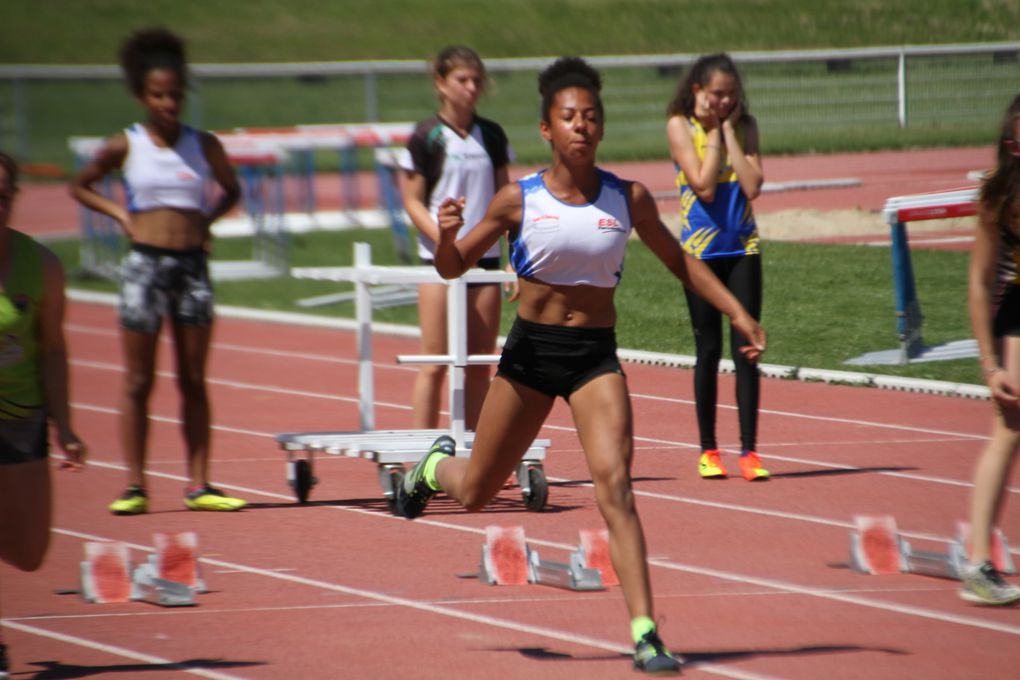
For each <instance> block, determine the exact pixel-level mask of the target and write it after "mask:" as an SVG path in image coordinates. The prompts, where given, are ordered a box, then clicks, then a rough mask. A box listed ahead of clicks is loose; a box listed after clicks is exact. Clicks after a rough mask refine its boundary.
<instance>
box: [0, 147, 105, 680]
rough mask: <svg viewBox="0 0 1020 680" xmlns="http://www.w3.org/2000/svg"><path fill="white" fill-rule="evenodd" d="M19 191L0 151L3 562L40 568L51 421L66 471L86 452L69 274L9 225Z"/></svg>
mask: <svg viewBox="0 0 1020 680" xmlns="http://www.w3.org/2000/svg"><path fill="white" fill-rule="evenodd" d="M17 190H18V166H17V164H16V163H15V162H14V159H13V158H11V157H10V156H8V155H7V154H5V153H3V152H0V560H3V561H4V562H6V563H7V564H10V565H11V566H13V567H15V568H17V569H21V570H23V571H35V570H36V569H38V568H39V567H40V566H41V565H42V562H43V558H44V557H45V556H46V550H47V548H48V547H49V544H50V518H51V516H52V507H51V506H52V501H51V498H52V497H51V488H50V463H49V461H48V460H47V455H48V453H49V446H48V437H47V421H49V422H50V423H52V424H53V429H54V432H55V433H56V435H57V444H58V445H59V446H60V448H61V449H62V450H63V452H64V454H65V459H64V460H63V461H62V462H61V467H63V468H67V469H71V470H80V469H81V468H82V466H83V465H84V463H85V447H84V445H82V443H81V441H80V440H79V439H78V436H77V435H76V434H75V433H74V431H73V430H72V429H71V409H70V406H69V405H68V384H67V382H68V379H67V350H66V346H65V343H64V270H63V269H62V268H61V266H60V261H59V260H58V259H57V257H56V256H55V255H54V254H53V253H52V252H50V251H49V250H48V249H46V248H44V247H43V246H41V245H39V244H38V243H36V242H35V241H33V240H32V239H31V238H29V237H28V236H26V235H25V234H22V233H21V232H18V231H14V230H13V229H11V228H9V226H8V223H9V221H10V218H11V212H12V208H13V205H14V196H15V194H16V193H17ZM6 677H8V661H7V648H6V646H5V645H4V643H3V638H2V637H0V678H6Z"/></svg>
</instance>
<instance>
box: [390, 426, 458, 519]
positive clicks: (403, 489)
mask: <svg viewBox="0 0 1020 680" xmlns="http://www.w3.org/2000/svg"><path fill="white" fill-rule="evenodd" d="M456 452H457V442H455V441H453V438H452V437H448V436H446V435H445V434H444V435H443V436H441V437H439V438H438V439H436V441H434V442H433V443H432V448H430V449H429V452H428V453H426V454H425V455H424V456H422V459H421V460H419V461H418V463H417V464H416V465H415V466H414V467H413V468H411V471H410V472H408V473H407V474H406V475H404V483H403V484H401V485H400V486H399V487H398V488H397V511H398V512H399V513H400V514H401V515H403V516H404V517H406V518H407V519H414V518H415V517H421V514H422V513H423V512H425V506H426V505H428V504H429V501H430V500H432V497H433V496H435V495H436V494H437V493H439V492H438V491H437V490H436V489H433V488H432V487H431V486H429V484H428V482H426V481H425V464H426V463H427V462H428V461H429V459H430V458H432V456H452V455H455V454H456Z"/></svg>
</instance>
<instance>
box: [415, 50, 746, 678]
mask: <svg viewBox="0 0 1020 680" xmlns="http://www.w3.org/2000/svg"><path fill="white" fill-rule="evenodd" d="M600 88H601V78H600V76H599V75H598V72H597V71H595V70H594V69H593V68H591V66H589V65H588V64H587V63H586V62H585V61H584V60H582V59H578V58H563V59H560V60H558V61H556V62H555V63H554V64H552V65H551V66H550V67H548V68H547V69H546V70H545V71H543V73H542V74H541V75H540V76H539V90H540V92H541V93H542V97H543V101H542V120H541V122H540V123H539V131H540V132H541V134H542V137H543V138H544V139H545V140H546V141H547V142H549V144H550V146H551V148H552V165H551V167H550V168H549V169H548V170H546V171H545V172H543V173H541V174H539V175H537V176H535V177H533V178H530V179H528V180H525V181H522V182H514V183H511V184H508V185H507V186H505V187H503V189H501V190H500V191H499V192H498V193H497V194H496V196H495V198H494V199H493V201H492V203H491V204H490V205H489V209H488V211H487V212H486V214H485V217H484V218H482V221H481V222H480V223H478V225H477V226H476V227H475V228H474V229H472V230H471V232H469V233H468V234H467V235H466V236H464V237H463V238H460V239H459V240H458V239H457V232H458V230H459V229H460V227H461V225H462V222H463V217H462V215H463V209H464V202H463V200H452V199H451V200H448V201H446V202H445V203H444V204H443V206H442V207H441V208H440V210H439V228H440V235H439V239H438V242H437V245H436V257H435V264H436V269H437V270H438V271H439V273H440V274H441V275H443V276H444V277H447V278H453V277H456V276H460V275H461V274H463V273H464V271H465V270H466V269H467V268H468V267H470V266H472V265H473V264H474V263H475V262H476V261H477V260H478V258H480V257H482V256H483V254H484V253H485V251H486V250H487V249H488V248H489V246H490V245H491V244H492V243H494V242H495V241H496V240H497V239H499V238H500V236H502V235H503V234H508V235H509V238H510V242H511V243H513V244H515V245H514V246H513V247H514V248H515V249H516V251H515V255H514V258H515V262H517V263H519V264H520V266H521V267H522V270H523V271H519V272H518V274H519V282H520V302H519V304H518V308H517V315H518V321H517V322H516V323H515V326H514V328H512V329H511V330H510V333H509V336H512V337H508V339H507V343H506V345H504V348H503V355H502V360H501V362H500V370H499V372H498V373H497V375H496V377H495V378H493V380H492V384H491V385H490V386H489V391H488V394H487V395H486V398H485V404H484V405H483V406H482V412H481V416H480V418H479V421H478V426H477V428H476V431H475V438H474V443H473V445H472V448H471V454H470V456H454V455H451V454H453V453H454V452H455V443H454V442H453V440H452V439H450V438H449V437H441V438H440V439H439V440H437V441H436V443H435V444H434V445H433V447H432V449H431V450H430V451H429V452H428V453H427V454H426V455H425V456H424V457H423V458H422V459H421V461H420V462H419V463H418V464H417V465H416V466H415V467H414V468H413V469H412V470H410V471H409V472H408V473H407V475H406V476H405V477H404V482H403V484H402V485H401V486H400V487H399V488H398V495H397V507H398V509H399V510H400V512H401V514H403V515H404V516H405V517H408V518H413V517H416V516H418V515H420V514H421V513H422V512H424V510H425V507H426V505H427V504H428V502H429V500H430V499H431V498H432V497H433V496H434V495H435V494H436V493H438V491H439V490H443V491H445V492H446V493H447V494H449V495H450V496H451V497H453V498H454V499H456V500H457V501H458V502H460V503H461V504H463V505H464V506H465V507H466V508H467V509H468V510H472V511H477V510H480V509H482V508H483V507H484V506H485V504H486V503H487V502H488V501H489V500H490V499H491V498H493V497H494V496H495V495H496V494H497V493H498V492H499V491H500V490H501V489H502V488H503V485H504V483H505V482H506V480H507V478H508V477H509V475H510V474H511V473H512V472H513V471H514V469H515V468H516V466H517V464H518V463H519V461H520V459H521V457H522V456H523V454H524V452H525V451H526V450H527V449H528V447H529V446H530V445H531V443H532V441H533V440H534V438H535V437H536V436H537V435H538V433H539V430H540V428H541V427H542V424H543V423H544V421H545V419H546V416H548V415H549V412H550V411H551V409H552V407H553V402H554V400H555V398H556V396H558V395H562V396H564V397H565V398H566V399H567V401H568V403H569V404H570V410H571V413H572V415H573V417H574V424H575V426H576V428H577V431H578V436H579V439H580V441H581V442H582V446H583V448H584V453H585V456H586V458H587V461H588V468H589V470H590V472H591V475H592V481H593V483H594V486H595V497H596V501H597V503H598V507H599V510H600V512H601V514H602V516H603V517H604V518H605V520H606V524H607V526H608V529H609V541H610V553H611V555H612V558H613V567H614V568H615V570H616V573H617V574H618V575H619V577H620V583H621V585H622V588H623V595H624V598H625V600H626V602H627V608H628V610H629V613H630V617H631V626H630V628H631V635H632V637H633V639H634V643H635V650H634V666H635V668H637V669H638V670H640V671H644V672H649V673H675V672H677V671H678V670H679V667H680V664H679V661H678V660H677V659H675V658H674V657H673V656H672V655H670V654H669V651H668V650H667V648H666V646H665V645H664V644H663V642H662V640H661V639H660V638H659V636H658V633H657V631H656V627H655V614H654V612H653V606H652V593H651V587H650V584H649V580H648V565H647V559H646V551H645V540H644V534H643V531H642V529H641V522H640V520H639V519H638V516H637V511H636V508H635V499H634V492H633V489H632V484H631V477H630V468H631V463H632V462H633V453H634V451H633V436H632V431H633V427H632V426H633V423H632V418H631V407H630V397H629V395H628V393H627V382H626V379H625V377H624V376H623V371H622V369H621V368H620V365H619V361H618V359H617V357H616V345H615V336H614V330H613V329H614V325H615V322H616V309H615V306H614V302H613V298H614V294H615V291H616V282H617V281H618V273H619V272H620V268H621V265H622V259H623V258H622V250H623V247H624V246H625V245H626V235H627V234H628V233H629V232H630V230H631V229H633V230H634V232H635V233H636V234H637V235H638V236H639V237H640V238H641V240H642V241H643V242H644V243H645V244H646V245H647V246H648V247H649V248H650V249H651V250H652V251H653V252H654V253H655V255H656V256H658V258H659V259H660V260H661V261H662V262H663V263H664V264H665V265H666V267H667V268H668V269H669V271H670V272H672V273H673V274H674V275H675V276H676V277H677V278H679V279H680V280H681V281H682V282H683V283H684V284H686V285H688V286H691V287H692V288H694V289H695V290H696V291H697V292H698V294H699V295H702V296H703V297H705V298H706V299H707V300H709V301H711V302H712V303H713V304H715V305H716V306H718V307H719V308H720V309H721V310H722V311H723V312H724V313H726V314H727V315H729V316H730V317H731V318H732V319H733V323H734V325H735V326H736V327H737V328H739V329H740V331H741V332H742V333H745V335H746V337H748V338H751V342H750V344H749V345H748V346H747V347H746V348H745V352H746V354H747V355H748V356H749V357H750V358H752V359H755V358H757V357H758V355H759V354H760V353H761V352H762V351H763V350H764V348H765V333H764V331H763V330H762V329H761V327H760V326H759V325H758V324H757V322H756V321H755V320H754V319H753V318H752V317H751V316H750V315H749V314H748V313H747V311H746V310H744V308H743V307H741V306H740V303H739V302H737V300H736V298H734V297H733V295H732V294H731V293H730V292H729V291H728V290H726V288H725V287H724V286H723V285H722V284H721V283H720V282H719V280H718V279H717V278H716V277H715V276H714V275H713V274H712V272H711V271H710V270H709V269H708V267H706V266H705V264H704V263H703V262H699V261H698V260H695V259H694V258H692V257H690V256H689V255H686V254H685V253H684V251H683V250H682V249H681V247H680V244H679V243H678V242H677V240H676V239H675V238H674V237H673V236H672V234H670V232H669V230H668V229H667V228H666V227H665V225H663V224H662V221H661V220H660V219H659V213H658V210H657V208H656V206H655V201H654V199H653V198H652V196H651V194H650V193H649V192H648V190H647V189H646V188H645V187H644V186H642V185H641V184H640V183H637V182H627V181H622V180H618V179H616V178H615V177H613V176H612V175H609V174H608V173H604V172H602V171H600V170H599V169H598V167H597V166H596V164H595V152H596V150H597V148H598V145H599V142H600V141H601V139H602V133H603V108H602V100H601V97H600V94H599V90H600ZM656 302H659V301H656Z"/></svg>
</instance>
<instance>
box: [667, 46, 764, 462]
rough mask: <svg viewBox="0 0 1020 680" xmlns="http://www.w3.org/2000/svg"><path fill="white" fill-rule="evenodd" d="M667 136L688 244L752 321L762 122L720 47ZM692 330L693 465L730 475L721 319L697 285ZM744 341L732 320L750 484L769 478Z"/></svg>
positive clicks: (689, 80) (758, 277)
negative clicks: (723, 424) (696, 440)
mask: <svg viewBox="0 0 1020 680" xmlns="http://www.w3.org/2000/svg"><path fill="white" fill-rule="evenodd" d="M667 115H668V116H669V120H668V122H667V123H666V133H667V136H668V137H669V148H670V153H671V155H672V157H673V162H674V164H675V165H676V171H677V180H676V183H677V187H678V188H679V189H680V206H681V208H680V211H681V216H682V218H683V228H682V230H681V234H680V241H681V243H682V244H683V247H684V250H686V251H687V252H688V253H690V254H691V255H692V256H694V257H696V258H698V259H699V260H702V261H704V262H705V264H707V265H708V267H709V268H710V269H711V270H712V271H713V272H714V273H715V275H716V276H718V277H719V280H720V281H722V282H723V284H724V285H725V286H726V287H727V288H728V289H729V290H730V292H732V293H733V294H734V295H735V296H736V297H737V299H738V300H740V303H741V304H742V305H743V306H744V308H745V309H746V310H747V311H748V312H749V313H750V314H751V316H753V317H754V318H755V319H756V320H757V319H760V318H761V300H762V272H761V256H760V249H759V243H758V228H757V226H756V225H755V221H754V213H753V212H752V211H751V201H752V200H754V199H755V198H756V197H757V196H758V193H759V192H760V191H761V185H762V181H763V175H762V165H761V158H760V157H759V156H758V125H757V123H756V122H755V120H754V118H753V117H752V116H751V115H750V114H749V113H748V112H747V99H746V97H745V95H744V89H743V87H742V85H741V82H740V74H739V73H738V72H737V69H736V67H735V66H734V65H733V61H732V60H731V59H730V58H729V56H727V55H725V54H712V55H708V56H704V57H701V58H700V59H698V60H697V61H696V62H695V63H694V65H693V66H691V68H690V70H689V71H688V72H687V74H686V75H685V76H684V78H683V80H682V81H681V82H680V85H679V88H678V89H677V93H676V96H675V97H674V98H673V101H671V102H670V103H669V106H668V107H667ZM684 294H685V295H686V297H687V308H688V310H689V311H690V315H691V324H692V326H693V327H694V342H695V346H696V348H697V357H698V363H697V366H695V369H694V399H695V403H696V407H695V408H696V411H697V414H698V432H699V435H700V438H701V457H700V458H699V460H698V472H699V474H700V475H701V476H702V477H704V478H706V479H711V478H723V477H726V474H727V473H726V467H725V466H724V464H723V462H722V460H720V457H719V446H718V444H717V442H716V436H715V416H716V402H717V376H718V370H719V359H720V357H721V355H722V332H723V331H722V317H721V315H720V314H719V312H718V310H716V308H715V307H713V306H712V305H711V304H710V303H709V302H708V301H706V300H705V299H703V298H702V297H701V296H699V295H698V294H697V293H695V292H694V291H691V290H689V289H685V290H684ZM746 344H747V340H746V339H745V338H743V337H741V335H740V333H739V330H737V331H736V332H735V330H734V327H733V326H732V324H731V326H730V350H731V355H732V357H733V363H734V364H735V366H736V373H737V376H736V378H737V410H738V412H739V416H740V448H741V454H740V460H739V463H740V472H741V474H742V475H743V477H744V479H747V480H749V481H754V480H762V479H768V475H769V473H768V471H767V470H765V469H764V468H763V467H762V465H761V460H760V459H759V457H758V454H757V453H756V448H757V438H758V402H759V389H760V387H759V375H758V367H757V366H755V365H754V364H753V363H752V362H750V361H748V360H747V358H746V356H745V355H744V353H743V352H742V351H741V349H740V348H741V347H743V346H744V345H746Z"/></svg>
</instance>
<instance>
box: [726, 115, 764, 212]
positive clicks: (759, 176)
mask: <svg viewBox="0 0 1020 680" xmlns="http://www.w3.org/2000/svg"><path fill="white" fill-rule="evenodd" d="M742 115H743V112H742V110H741V106H740V104H737V105H736V106H734V107H733V111H731V112H730V115H729V116H727V117H726V120H724V121H723V124H722V131H723V141H724V142H725V144H726V153H728V154H729V156H730V164H731V165H732V166H733V172H735V173H736V175H737V181H738V182H739V183H740V190H741V191H743V192H744V195H745V196H747V200H749V201H753V200H754V199H756V198H758V195H759V194H760V193H761V185H762V183H763V182H764V181H765V173H764V171H763V170H762V164H761V157H760V156H759V155H758V121H756V120H755V119H754V116H751V115H746V116H743V120H742V121H741V116H742ZM738 121H741V125H742V126H743V128H744V146H743V147H741V145H740V140H739V139H737V132H736V124H737V122H738Z"/></svg>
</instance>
